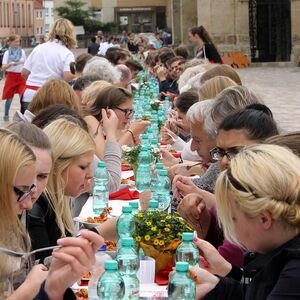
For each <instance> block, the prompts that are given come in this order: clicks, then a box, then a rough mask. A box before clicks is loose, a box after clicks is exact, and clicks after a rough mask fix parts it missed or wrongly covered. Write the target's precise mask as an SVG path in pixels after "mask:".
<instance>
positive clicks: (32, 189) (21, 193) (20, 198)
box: [14, 184, 36, 202]
mask: <svg viewBox="0 0 300 300" xmlns="http://www.w3.org/2000/svg"><path fill="white" fill-rule="evenodd" d="M35 191H36V185H35V184H33V185H32V186H31V187H30V188H29V190H28V191H22V190H20V189H19V188H17V187H15V186H14V192H15V193H16V195H17V196H18V199H17V202H21V201H23V200H24V199H25V198H26V197H27V196H28V195H30V194H32V193H34V192H35Z"/></svg>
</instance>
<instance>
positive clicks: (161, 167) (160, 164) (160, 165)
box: [155, 163, 164, 170]
mask: <svg viewBox="0 0 300 300" xmlns="http://www.w3.org/2000/svg"><path fill="white" fill-rule="evenodd" d="M155 167H156V169H157V170H162V169H163V168H164V164H163V163H156V165H155Z"/></svg>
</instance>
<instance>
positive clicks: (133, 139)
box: [126, 129, 136, 144]
mask: <svg viewBox="0 0 300 300" xmlns="http://www.w3.org/2000/svg"><path fill="white" fill-rule="evenodd" d="M126 132H129V133H130V134H131V137H132V141H133V143H134V144H136V141H135V138H134V135H133V132H132V131H131V130H130V129H127V130H126Z"/></svg>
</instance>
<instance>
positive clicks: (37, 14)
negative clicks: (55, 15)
mask: <svg viewBox="0 0 300 300" xmlns="http://www.w3.org/2000/svg"><path fill="white" fill-rule="evenodd" d="M36 18H37V19H38V18H39V12H38V11H37V12H36Z"/></svg>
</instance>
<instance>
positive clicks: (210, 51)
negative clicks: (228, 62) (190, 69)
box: [196, 44, 223, 64]
mask: <svg viewBox="0 0 300 300" xmlns="http://www.w3.org/2000/svg"><path fill="white" fill-rule="evenodd" d="M204 51H205V55H204ZM196 57H197V58H207V59H208V60H209V61H210V62H211V63H215V64H222V63H223V62H222V59H221V56H220V54H219V52H218V50H217V49H216V48H215V46H214V45H212V44H204V45H203V47H202V48H201V49H199V50H198V51H197V55H196Z"/></svg>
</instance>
